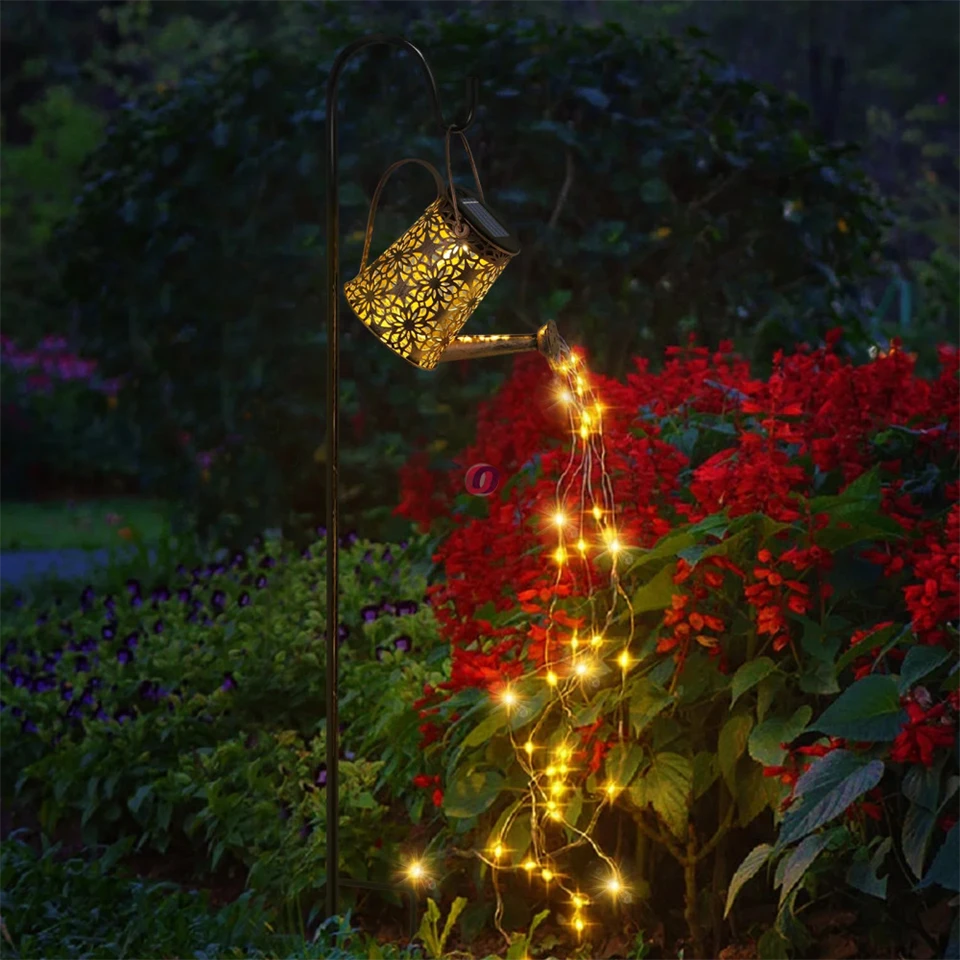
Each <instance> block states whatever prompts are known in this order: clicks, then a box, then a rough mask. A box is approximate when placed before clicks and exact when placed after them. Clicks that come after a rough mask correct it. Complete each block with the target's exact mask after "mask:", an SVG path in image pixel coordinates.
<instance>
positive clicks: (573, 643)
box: [570, 630, 580, 650]
mask: <svg viewBox="0 0 960 960" xmlns="http://www.w3.org/2000/svg"><path fill="white" fill-rule="evenodd" d="M579 646H580V638H579V637H578V636H577V631H576V630H574V631H573V636H572V637H571V638H570V649H571V650H576V649H577V647H579Z"/></svg>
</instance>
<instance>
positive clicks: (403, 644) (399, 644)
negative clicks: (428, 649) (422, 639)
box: [393, 636, 413, 653]
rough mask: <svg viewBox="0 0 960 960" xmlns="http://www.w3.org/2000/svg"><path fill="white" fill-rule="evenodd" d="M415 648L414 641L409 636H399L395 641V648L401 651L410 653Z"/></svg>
mask: <svg viewBox="0 0 960 960" xmlns="http://www.w3.org/2000/svg"><path fill="white" fill-rule="evenodd" d="M412 648H413V641H412V640H411V639H410V638H409V637H408V636H402V637H397V639H396V640H394V641H393V649H394V650H399V651H400V652H401V653H409V652H410V650H411V649H412Z"/></svg>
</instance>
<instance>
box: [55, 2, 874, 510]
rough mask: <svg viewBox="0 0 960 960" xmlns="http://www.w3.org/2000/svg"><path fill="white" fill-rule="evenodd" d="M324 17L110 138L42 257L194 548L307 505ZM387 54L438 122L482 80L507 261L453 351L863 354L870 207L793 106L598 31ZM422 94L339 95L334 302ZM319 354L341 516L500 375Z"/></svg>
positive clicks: (478, 133) (391, 210) (385, 232)
mask: <svg viewBox="0 0 960 960" xmlns="http://www.w3.org/2000/svg"><path fill="white" fill-rule="evenodd" d="M326 15H328V16H330V17H331V18H332V19H331V22H330V23H329V24H327V25H325V26H324V29H323V31H322V33H321V34H320V36H319V38H318V39H317V43H316V45H315V46H314V47H313V48H311V49H309V50H307V51H306V52H305V51H303V50H302V49H297V50H293V51H291V49H290V48H289V45H287V46H285V45H283V44H281V43H279V42H276V43H271V42H270V41H265V43H264V45H263V47H262V48H261V49H257V50H250V51H248V52H247V53H245V54H244V55H243V56H242V57H239V58H237V59H236V60H235V61H234V62H232V63H230V64H228V65H227V66H226V67H225V68H224V69H223V70H222V71H213V70H211V71H209V72H208V73H204V72H202V71H198V72H197V73H196V74H195V75H194V76H192V77H191V78H190V80H189V81H184V82H182V83H180V84H177V85H174V86H170V87H166V88H164V89H163V90H162V92H159V93H152V94H150V95H149V96H147V97H145V98H144V99H143V101H142V102H140V103H139V104H137V106H135V107H131V108H130V109H128V110H124V111H122V112H121V113H119V114H118V115H117V116H116V117H115V120H114V122H113V124H112V126H111V129H110V132H109V135H108V138H107V140H106V142H105V144H104V145H103V147H102V148H101V149H99V150H98V151H97V152H96V153H95V155H94V156H93V157H92V159H91V162H90V164H89V166H88V168H87V186H86V188H85V190H84V193H83V196H82V198H81V200H80V203H79V206H78V208H77V211H76V215H75V217H74V218H73V219H72V220H71V222H70V223H69V224H68V225H67V227H66V228H65V230H64V231H63V234H62V237H61V241H60V246H59V248H58V249H59V254H58V257H59V262H60V263H61V264H62V265H63V271H62V279H63V282H64V294H65V296H66V301H65V305H66V304H69V305H70V307H71V309H75V310H76V311H78V316H79V318H80V319H79V325H80V329H81V331H82V332H83V335H84V336H85V337H86V338H87V339H88V341H89V344H90V348H91V349H92V350H94V352H95V354H96V355H97V356H98V357H102V359H103V363H104V365H105V367H106V369H107V370H108V372H112V373H117V374H120V373H123V374H127V375H128V377H129V386H128V387H126V388H125V389H124V391H123V396H122V397H121V404H122V407H123V409H124V410H125V411H126V412H127V414H128V415H129V416H130V417H131V419H133V420H134V421H136V422H137V423H139V424H141V425H142V427H143V429H144V437H143V440H144V446H143V458H144V463H145V467H146V469H147V474H148V479H150V480H152V481H153V484H154V488H155V489H156V490H158V491H160V492H163V493H168V494H170V495H174V496H180V497H183V498H185V499H187V500H188V501H189V502H191V503H192V504H194V505H199V506H200V510H199V513H200V516H201V520H202V522H204V523H205V524H207V525H209V523H212V522H213V521H214V519H216V518H218V517H220V515H221V514H226V515H228V519H229V515H231V514H232V515H233V517H234V520H235V521H236V522H237V523H240V522H241V521H240V519H239V518H240V517H243V518H244V519H243V521H242V522H243V523H245V524H249V525H250V526H251V527H253V528H255V529H262V528H263V526H264V525H265V524H267V523H271V524H272V523H276V522H286V521H287V520H288V519H290V513H291V511H292V512H294V513H296V512H300V513H313V514H316V513H318V512H319V505H320V504H321V503H322V467H321V463H320V459H321V457H322V442H323V436H324V423H323V418H324V414H323V406H324V402H323V396H322V389H321V386H320V385H321V383H322V376H321V373H320V371H321V370H322V369H323V356H324V345H325V342H326V339H325V338H326V334H325V330H324V316H323V313H324V309H323V303H324V297H325V290H324V284H323V279H324V269H323V253H324V250H323V224H324V210H323V202H322V198H323V187H324V185H323V169H322V150H321V143H322V132H323V125H324V121H325V115H324V112H325V105H324V90H325V82H326V77H327V74H328V71H329V68H330V64H331V61H332V58H333V56H334V54H335V52H336V51H337V50H339V49H340V48H342V47H343V46H344V45H346V44H347V43H348V42H350V41H352V40H354V39H355V37H356V35H358V34H359V33H361V32H363V30H364V28H365V25H364V24H363V23H362V22H361V21H359V20H354V19H353V18H352V17H351V16H350V15H349V14H346V13H344V12H343V11H342V10H340V9H338V7H337V6H336V5H335V6H334V7H332V8H331V9H330V10H328V11H326ZM406 32H407V36H408V37H409V39H410V40H411V41H412V42H413V43H415V44H417V45H419V46H421V47H422V48H423V49H424V50H425V51H428V53H429V56H430V59H431V63H432V65H433V67H434V70H435V73H436V76H437V78H438V82H439V86H440V92H441V96H442V101H443V103H444V104H446V108H447V110H448V111H451V112H453V111H455V110H456V108H457V105H458V104H459V102H460V100H461V97H462V87H463V77H464V76H465V75H466V74H475V75H477V76H479V77H481V78H482V79H483V96H482V103H481V108H480V114H479V120H478V123H477V125H476V127H475V128H474V130H473V131H472V143H473V146H474V148H475V153H476V155H477V161H478V164H479V168H480V171H481V175H482V179H483V182H484V184H485V187H486V190H487V192H488V193H489V195H490V198H491V200H492V201H494V202H495V203H496V205H497V207H498V208H499V209H501V210H502V212H503V214H504V216H505V217H506V218H507V219H508V220H509V221H510V222H511V223H512V224H513V226H514V227H515V228H516V230H517V231H518V232H519V235H520V237H521V240H522V243H523V246H524V255H523V257H522V258H520V259H518V261H517V263H516V265H515V266H513V267H512V268H511V269H510V270H509V271H507V272H506V273H505V274H504V277H503V278H502V279H501V281H500V282H499V283H498V284H497V285H496V286H495V287H494V288H493V290H492V291H491V293H490V295H489V296H488V297H487V299H486V306H487V309H485V311H484V313H483V317H477V318H476V321H475V323H476V329H475V330H473V332H488V331H490V330H494V329H495V330H497V331H506V332H509V331H516V332H520V331H523V330H525V329H526V330H533V329H535V328H536V327H537V326H538V325H539V324H540V323H542V322H543V321H544V320H546V319H548V318H556V319H557V321H558V323H559V324H560V327H561V330H563V331H564V332H565V334H567V336H568V339H583V340H584V341H586V342H589V343H591V345H592V349H593V350H594V351H595V355H596V356H597V360H598V364H599V366H600V367H601V368H603V369H605V370H606V371H607V372H608V373H611V374H619V373H622V372H623V371H622V362H623V358H624V357H625V356H626V355H627V352H628V351H629V350H631V349H636V348H638V347H639V346H640V345H641V344H642V345H645V346H649V347H652V348H654V349H658V348H659V347H662V346H663V345H665V344H666V343H669V342H672V341H673V339H674V337H675V331H676V330H678V329H681V330H689V329H696V330H699V331H701V332H702V333H703V335H704V336H705V337H706V338H707V339H708V341H710V342H716V341H717V340H718V339H719V338H721V337H723V336H726V335H730V334H743V335H745V336H746V335H749V336H751V337H755V339H756V342H757V343H761V342H766V341H767V339H768V338H771V337H772V338H782V337H784V336H786V337H788V338H793V337H795V336H814V335H816V333H817V331H818V330H820V328H821V327H822V326H823V324H825V323H827V322H829V323H843V324H845V325H847V326H848V327H849V328H850V330H851V331H854V332H855V333H858V334H859V332H860V331H861V321H862V320H863V318H864V306H863V304H862V302H861V298H860V294H859V293H858V290H857V284H858V283H860V282H861V281H862V280H863V279H864V278H865V277H867V276H869V275H870V274H871V271H872V269H873V267H872V257H873V256H874V254H875V253H876V248H877V240H878V237H879V220H878V216H879V208H878V205H877V203H876V201H875V199H874V197H873V194H872V191H871V189H870V187H869V186H868V184H867V182H866V181H865V179H864V177H863V176H862V173H861V172H860V170H859V168H858V166H857V164H856V160H855V157H854V155H853V151H852V150H851V149H850V148H848V147H845V146H836V145H828V144H826V143H824V142H822V141H821V140H820V139H818V138H817V136H816V135H815V134H813V133H811V132H810V131H809V130H808V123H807V111H806V108H805V107H804V106H803V104H802V103H801V102H800V101H798V100H796V99H795V98H792V97H788V96H784V95H782V94H780V93H778V92H777V91H776V90H773V89H770V88H767V87H765V86H762V85H759V84H756V83H754V82H752V81H750V80H749V79H747V78H745V77H744V76H741V75H740V74H738V73H737V71H736V70H735V69H733V68H732V67H731V66H729V65H728V64H724V63H722V62H720V61H718V60H717V59H716V58H714V57H713V56H711V55H710V54H709V53H707V52H705V51H702V50H700V49H699V47H698V46H697V44H696V41H690V42H689V43H688V42H679V41H675V40H670V39H646V38H644V39H637V38H632V37H628V36H626V35H625V34H624V32H623V31H622V30H621V29H620V28H618V27H616V26H615V25H607V26H604V27H596V28H588V29H580V30H575V31H574V30H570V29H568V28H566V27H565V26H563V25H557V24H552V23H548V22H546V21H541V20H535V19H520V20H517V21H510V22H508V21H502V22H493V23H487V22H486V21H485V19H484V18H483V17H482V16H480V15H479V14H477V13H475V12H471V11H466V10H458V11H457V12H456V13H454V14H453V15H451V16H450V17H448V18H446V19H439V18H438V19H425V20H423V21H418V22H415V23H412V24H411V25H410V27H409V30H407V31H406ZM422 86H423V82H422V76H421V75H420V72H419V71H418V70H417V69H416V68H415V67H414V66H413V65H412V64H410V63H408V62H406V58H405V57H404V56H403V55H402V54H400V53H398V52H395V51H391V50H387V49H385V48H378V49H376V50H371V51H368V52H366V53H365V54H364V56H363V57H362V59H361V60H359V61H357V63H356V64H355V65H353V66H351V68H349V69H348V70H347V72H346V75H345V77H344V80H343V84H342V87H343V89H342V94H343V97H342V100H343V102H342V105H341V108H340V109H341V118H340V120H341V124H340V141H341V146H342V156H341V176H342V184H341V202H342V234H343V253H344V266H343V273H344V279H348V278H349V277H350V276H351V275H352V271H353V270H354V269H355V267H356V263H357V260H358V259H359V254H360V249H361V243H362V238H363V227H364V223H365V218H366V214H367V209H368V206H369V201H370V196H371V194H372V191H373V188H374V186H375V184H376V182H377V180H378V179H379V176H380V174H381V173H382V171H383V169H384V168H385V167H386V166H387V165H388V164H389V163H390V162H392V161H394V160H396V159H399V158H401V157H403V156H407V155H410V154H416V155H420V156H424V157H425V158H427V159H429V160H431V161H433V162H434V163H435V164H438V165H441V166H442V164H443V156H442V147H441V139H440V137H439V136H438V135H437V133H438V131H437V130H436V129H435V128H434V126H433V123H434V119H433V117H432V113H431V110H430V107H429V102H428V100H426V99H425V91H424V90H423V89H422ZM411 104H420V105H421V108H420V109H414V110H413V111H411V109H410V105H411ZM397 117H403V118H406V119H405V121H404V122H399V123H398V122H396V118H397ZM454 162H455V164H456V169H457V171H458V173H460V174H462V173H464V171H465V163H464V162H463V158H462V157H456V158H455V161H454ZM405 189H406V191H407V192H408V193H409V195H410V196H409V199H408V200H406V201H405V202H404V203H403V204H402V206H401V205H398V203H397V201H396V197H395V196H394V197H391V196H389V195H388V196H387V197H385V198H384V207H385V209H384V211H383V214H382V216H381V217H380V218H379V219H378V238H377V239H376V240H375V246H376V245H377V244H380V245H381V246H383V245H385V244H386V243H387V242H388V240H389V239H391V238H394V237H396V236H397V235H399V234H400V233H401V232H402V231H403V230H404V229H406V227H408V226H409V224H410V223H411V222H412V220H413V219H415V217H416V216H417V215H418V214H419V213H420V212H421V211H422V209H423V207H424V206H426V204H427V203H428V202H429V201H430V200H431V199H432V197H431V195H430V193H429V185H428V184H427V183H424V182H422V181H419V180H414V179H411V180H410V181H409V182H406V183H405ZM417 197H419V198H420V199H415V198H417ZM401 211H402V212H401ZM471 329H472V328H471ZM343 350H344V359H343V376H344V380H345V383H344V407H345V411H346V422H347V424H348V425H349V436H350V438H351V441H352V442H351V443H350V444H349V445H348V449H347V450H346V451H345V453H344V461H345V467H344V478H345V479H344V484H343V490H342V493H343V502H344V509H345V511H347V513H348V515H350V514H351V513H352V512H353V511H356V510H357V509H358V507H359V501H360V493H361V490H362V491H363V494H364V497H363V499H364V501H365V502H366V503H373V502H375V503H377V504H385V503H389V502H391V500H392V499H393V497H392V494H393V490H394V470H395V469H396V468H397V467H398V466H399V465H400V464H401V463H402V462H403V460H404V459H405V457H406V456H407V455H408V454H409V452H410V450H411V449H412V443H413V442H414V441H416V439H417V438H418V436H420V435H423V436H445V437H448V438H449V439H450V441H451V442H452V443H454V444H455V445H458V446H459V445H460V439H458V438H462V434H461V429H462V428H461V426H460V425H461V424H462V423H463V422H464V415H465V414H467V413H469V411H470V410H472V409H473V407H474V406H475V404H476V402H477V401H478V398H479V397H481V396H483V395H485V393H487V392H488V391H489V389H490V383H491V380H490V378H491V376H493V375H494V374H495V372H496V371H497V370H498V369H499V368H498V366H497V365H495V364H486V365H481V366H479V367H471V368H470V369H469V371H466V370H463V369H454V370H446V369H445V370H443V371H441V372H439V373H437V374H421V373H418V372H417V371H414V370H412V369H404V368H403V366H402V365H398V364H397V362H396V359H395V358H394V357H392V356H391V355H389V353H387V352H386V351H383V350H382V349H378V348H377V346H376V344H375V343H374V342H373V341H372V340H371V339H370V338H369V337H367V336H366V335H365V333H364V332H363V331H362V329H361V328H360V325H359V324H357V323H355V322H354V321H353V320H352V319H351V318H350V316H349V314H348V313H347V314H345V320H344V328H343ZM372 423H376V424H377V425H378V427H379V432H378V433H377V435H371V434H370V433H369V432H368V430H369V425H370V424H372ZM148 425H149V429H147V426H148ZM281 427H282V428H281ZM371 463H376V464H377V469H376V470H375V471H371V470H370V464H371ZM368 513H369V516H367V517H366V518H365V521H366V522H367V523H378V522H379V523H385V522H387V519H388V515H389V514H388V511H386V510H384V509H381V510H380V511H379V512H378V511H368Z"/></svg>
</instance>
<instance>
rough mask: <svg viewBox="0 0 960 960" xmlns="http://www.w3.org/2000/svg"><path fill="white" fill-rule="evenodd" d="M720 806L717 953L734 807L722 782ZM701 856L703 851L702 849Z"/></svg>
mask: <svg viewBox="0 0 960 960" xmlns="http://www.w3.org/2000/svg"><path fill="white" fill-rule="evenodd" d="M719 793H720V796H719V807H718V809H717V813H718V820H719V821H720V822H719V824H718V826H717V832H716V834H714V837H715V839H716V840H717V844H716V847H717V855H716V856H715V857H714V858H713V902H712V914H713V916H712V918H711V919H712V926H713V952H714V953H717V952H718V951H719V949H720V944H721V943H722V942H723V902H724V900H725V899H726V896H725V895H726V891H727V880H728V877H727V833H728V830H727V829H726V827H727V826H729V819H728V817H729V814H730V812H731V811H732V810H733V808H734V802H733V797H732V796H730V792H729V791H728V790H727V789H726V788H725V787H724V785H723V784H722V783H721V784H720V785H719ZM700 854H701V856H702V855H703V851H702V850H701V851H700Z"/></svg>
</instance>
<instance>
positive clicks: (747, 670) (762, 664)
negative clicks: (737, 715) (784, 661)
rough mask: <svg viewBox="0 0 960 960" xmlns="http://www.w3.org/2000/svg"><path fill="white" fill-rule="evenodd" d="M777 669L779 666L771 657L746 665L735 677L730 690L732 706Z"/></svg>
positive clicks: (760, 658)
mask: <svg viewBox="0 0 960 960" xmlns="http://www.w3.org/2000/svg"><path fill="white" fill-rule="evenodd" d="M776 669H777V665H776V664H775V663H774V662H773V661H772V660H771V659H770V658H769V657H758V658H757V659H756V660H751V661H750V662H749V663H745V664H744V665H743V666H742V667H741V668H740V669H739V670H738V671H737V672H736V673H735V674H734V675H733V684H732V686H731V688H730V695H731V700H730V706H731V707H733V705H734V704H735V703H736V702H737V700H739V699H740V697H741V696H742V695H743V694H745V693H746V692H747V691H748V690H750V689H751V688H752V687H755V686H756V685H757V684H758V683H759V682H760V681H761V680H763V679H765V678H766V677H768V676H769V675H770V674H771V673H773V671H774V670H776Z"/></svg>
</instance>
